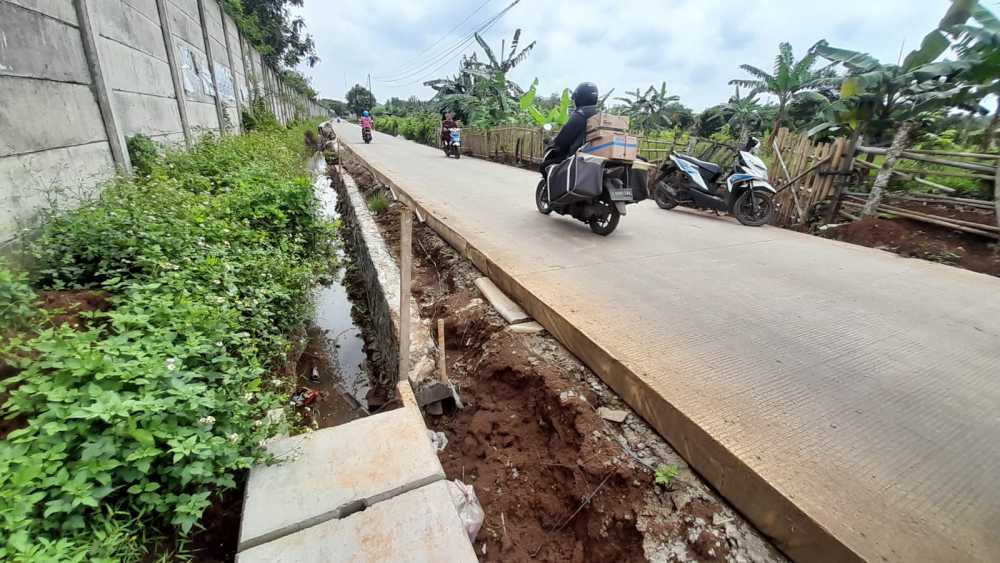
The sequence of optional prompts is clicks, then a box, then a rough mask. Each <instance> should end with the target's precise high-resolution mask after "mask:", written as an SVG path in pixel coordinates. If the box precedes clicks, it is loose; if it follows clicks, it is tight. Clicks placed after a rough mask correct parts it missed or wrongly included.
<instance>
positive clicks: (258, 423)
mask: <svg viewBox="0 0 1000 563" xmlns="http://www.w3.org/2000/svg"><path fill="white" fill-rule="evenodd" d="M253 425H254V426H256V427H257V428H260V427H261V426H264V421H263V420H255V421H253Z"/></svg>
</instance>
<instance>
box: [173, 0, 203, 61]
mask: <svg viewBox="0 0 1000 563" xmlns="http://www.w3.org/2000/svg"><path fill="white" fill-rule="evenodd" d="M173 4H174V5H169V4H168V6H167V12H168V13H169V14H170V30H171V31H172V32H173V33H174V35H176V36H177V37H178V38H180V39H183V40H184V41H186V42H187V43H189V44H190V46H192V47H195V48H197V50H198V52H199V53H202V54H204V53H205V40H204V39H203V38H202V36H201V22H200V20H199V19H198V5H197V4H195V7H194V15H193V16H192V15H191V14H189V13H188V12H187V10H185V9H178V7H176V4H177V3H176V2H174V3H173Z"/></svg>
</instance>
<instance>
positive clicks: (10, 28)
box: [0, 2, 90, 137]
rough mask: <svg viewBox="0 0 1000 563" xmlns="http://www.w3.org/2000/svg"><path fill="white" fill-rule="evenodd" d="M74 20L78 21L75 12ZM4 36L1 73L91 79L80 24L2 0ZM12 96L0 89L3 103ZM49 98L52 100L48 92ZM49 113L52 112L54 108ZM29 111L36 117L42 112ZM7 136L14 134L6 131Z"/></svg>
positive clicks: (0, 20) (0, 33)
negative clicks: (67, 21) (72, 24)
mask: <svg viewBox="0 0 1000 563" xmlns="http://www.w3.org/2000/svg"><path fill="white" fill-rule="evenodd" d="M66 3H67V4H71V3H70V2H66ZM70 9H71V10H72V7H70ZM73 21H74V22H75V21H76V17H75V16H74V18H73ZM0 37H2V40H0V75H8V76H29V77H32V78H47V79H49V80H59V81H66V82H79V83H81V84H89V83H90V71H89V70H88V69H87V58H86V57H85V56H84V54H83V41H82V40H81V39H80V30H78V29H77V28H76V27H73V26H71V25H66V24H65V23H63V22H62V21H58V20H54V19H52V18H48V17H46V16H43V15H42V14H40V13H38V12H34V11H31V10H28V9H25V8H22V7H20V6H15V5H13V4H8V3H6V2H0ZM11 99H12V98H10V97H9V96H7V93H6V92H2V91H0V100H3V101H4V104H3V105H7V101H8V100H11ZM14 101H15V102H16V101H17V100H14ZM45 101H46V102H50V101H51V100H50V99H49V97H48V96H47V97H46V98H45ZM47 113H52V111H51V109H50V110H49V111H48V112H47ZM29 115H31V116H33V118H34V117H37V116H38V115H40V114H39V113H32V114H29ZM2 122H3V121H2V119H0V123H2ZM3 136H4V137H10V136H13V135H10V134H8V133H7V131H4V135H3Z"/></svg>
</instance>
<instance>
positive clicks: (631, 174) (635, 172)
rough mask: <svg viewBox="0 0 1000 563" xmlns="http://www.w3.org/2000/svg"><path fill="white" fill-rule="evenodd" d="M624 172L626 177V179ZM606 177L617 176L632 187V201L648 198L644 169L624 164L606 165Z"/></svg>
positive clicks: (637, 201) (636, 201)
mask: <svg viewBox="0 0 1000 563" xmlns="http://www.w3.org/2000/svg"><path fill="white" fill-rule="evenodd" d="M626 173H627V174H628V178H627V180H626ZM605 177H607V178H617V179H619V180H621V181H622V183H623V184H625V185H626V186H628V187H629V188H632V201H633V202H634V203H639V202H640V201H642V200H644V199H649V189H648V188H647V187H646V181H647V175H646V171H645V170H640V169H638V168H632V167H625V166H608V167H607V171H606V172H605Z"/></svg>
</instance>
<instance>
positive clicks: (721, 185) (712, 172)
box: [653, 139, 777, 227]
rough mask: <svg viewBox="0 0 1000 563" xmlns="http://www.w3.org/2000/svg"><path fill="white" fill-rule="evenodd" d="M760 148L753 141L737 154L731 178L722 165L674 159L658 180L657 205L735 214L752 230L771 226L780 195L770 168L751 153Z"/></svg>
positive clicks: (681, 156)
mask: <svg viewBox="0 0 1000 563" xmlns="http://www.w3.org/2000/svg"><path fill="white" fill-rule="evenodd" d="M756 144H757V141H756V139H751V140H750V142H749V143H748V144H747V146H746V147H745V150H742V151H739V152H738V153H737V154H736V158H735V164H734V166H733V171H732V173H730V174H729V176H728V177H727V176H725V174H724V170H723V168H722V167H721V166H719V165H718V164H714V163H712V162H705V161H703V160H699V159H697V158H694V157H692V156H688V155H685V154H672V155H670V158H669V159H668V160H667V161H666V162H664V163H663V166H662V168H661V169H660V172H659V174H658V175H657V178H656V187H655V188H654V190H653V199H654V200H655V201H656V205H658V206H659V207H660V208H661V209H673V208H674V207H677V206H678V205H682V206H685V207H692V208H695V209H706V210H710V211H716V212H719V211H721V212H723V213H732V214H733V215H734V216H735V217H736V219H737V220H738V221H739V222H740V223H742V224H744V225H748V226H751V227H759V226H761V225H764V224H766V223H769V222H770V221H771V217H772V216H773V215H774V194H776V193H777V192H776V191H775V189H774V187H772V186H771V183H770V182H769V181H768V179H767V165H766V164H764V161H763V160H761V159H760V158H758V157H757V156H755V155H753V154H751V153H750V152H749V151H750V150H752V149H753V147H754V146H756Z"/></svg>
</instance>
